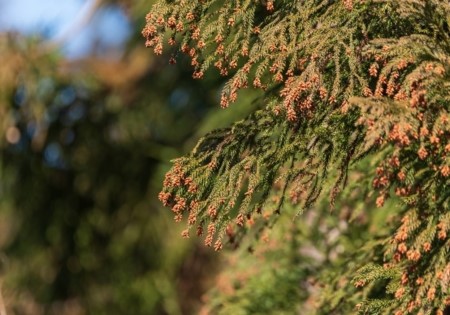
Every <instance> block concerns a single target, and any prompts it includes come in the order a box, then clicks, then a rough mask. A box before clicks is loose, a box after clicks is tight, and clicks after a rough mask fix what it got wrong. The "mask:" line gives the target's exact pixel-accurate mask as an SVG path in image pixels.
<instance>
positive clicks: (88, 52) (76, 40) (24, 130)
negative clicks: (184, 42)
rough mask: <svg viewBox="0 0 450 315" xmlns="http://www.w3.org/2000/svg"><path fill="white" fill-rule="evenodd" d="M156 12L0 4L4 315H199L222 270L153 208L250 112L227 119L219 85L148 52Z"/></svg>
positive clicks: (114, 6)
mask: <svg viewBox="0 0 450 315" xmlns="http://www.w3.org/2000/svg"><path fill="white" fill-rule="evenodd" d="M153 2H154V1H153V0H145V1H143V0H137V1H131V0H123V1H116V0H64V1H61V0H59V1H57V0H41V1H37V0H14V1H11V0H0V32H1V34H0V60H1V66H0V150H1V153H0V275H1V276H0V281H1V283H0V284H1V290H2V291H1V292H2V298H3V302H4V305H6V311H7V314H8V315H11V314H30V315H41V314H58V315H67V314H71V315H72V314H193V313H195V312H196V310H197V309H198V307H199V305H200V303H201V297H202V295H203V294H204V292H205V291H206V290H207V289H208V287H210V286H211V282H212V279H211V278H212V276H211V275H213V274H214V272H215V271H217V270H218V269H219V268H220V262H219V255H218V254H217V253H213V252H211V251H210V250H209V249H205V248H204V247H203V246H199V245H198V243H196V241H195V240H192V239H189V240H186V239H182V238H181V237H180V231H181V230H182V229H183V224H178V225H176V224H175V223H174V221H173V216H172V214H171V213H170V210H168V209H164V208H162V207H161V206H160V204H159V202H158V201H157V194H158V192H159V190H160V188H161V183H162V179H163V176H164V173H165V171H166V170H168V168H169V167H170V162H169V161H170V160H171V159H173V158H175V157H178V156H181V155H182V154H185V153H186V152H188V151H189V149H191V148H192V147H193V145H194V144H195V141H196V140H197V139H198V138H199V137H200V136H201V135H203V134H204V133H205V132H207V131H208V130H210V129H212V128H216V127H222V126H224V125H227V124H229V123H230V122H231V121H234V120H236V119H237V118H239V117H242V116H243V115H245V110H246V109H245V108H246V107H244V106H241V107H240V106H239V104H237V106H234V109H232V110H229V111H220V110H217V108H218V106H217V104H218V88H219V87H220V86H221V84H222V83H221V81H220V78H217V77H214V76H209V77H208V79H205V80H201V81H194V80H192V77H191V74H192V69H191V68H190V66H189V64H188V62H187V61H183V60H182V59H181V60H180V61H179V63H178V64H177V65H176V66H169V65H168V60H169V56H162V57H160V58H156V57H155V56H154V55H153V54H152V52H151V51H150V50H146V49H145V47H144V41H143V39H142V38H141V35H140V32H141V29H142V27H143V25H144V23H145V19H144V17H145V14H146V13H147V12H148V11H149V10H150V9H151V5H152V3H153ZM249 97H250V96H249ZM247 99H248V98H247ZM245 100H246V97H245V96H244V97H243V98H242V101H245ZM247 110H248V109H247ZM0 304H1V303H0ZM0 313H1V309H0ZM2 315H3V314H2Z"/></svg>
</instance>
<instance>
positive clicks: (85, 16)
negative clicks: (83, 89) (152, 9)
mask: <svg viewBox="0 0 450 315" xmlns="http://www.w3.org/2000/svg"><path fill="white" fill-rule="evenodd" d="M102 2H103V1H102V0H92V1H88V2H87V3H86V5H85V6H84V8H83V9H82V10H80V13H82V14H80V15H79V16H78V18H77V19H76V20H75V21H74V23H72V25H70V26H69V27H68V28H67V29H66V30H65V31H63V32H62V33H61V34H59V35H58V36H57V37H56V38H55V39H53V40H52V41H50V42H49V43H48V44H47V45H46V46H47V47H48V48H51V49H52V48H55V46H60V45H61V44H62V43H64V42H66V41H68V40H70V38H72V37H73V36H74V35H76V34H77V33H79V32H80V31H81V30H82V29H83V28H84V27H85V26H86V25H87V24H88V23H89V22H90V21H91V20H92V18H93V16H94V15H95V13H96V12H97V10H98V8H99V7H100V6H101V5H102ZM0 315H1V314H0Z"/></svg>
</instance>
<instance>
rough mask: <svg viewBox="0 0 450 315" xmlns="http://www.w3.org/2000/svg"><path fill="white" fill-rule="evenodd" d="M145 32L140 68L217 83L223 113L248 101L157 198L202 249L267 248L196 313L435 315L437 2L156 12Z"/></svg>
mask: <svg viewBox="0 0 450 315" xmlns="http://www.w3.org/2000/svg"><path fill="white" fill-rule="evenodd" d="M146 19H147V25H146V26H145V27H144V29H143V31H142V34H143V35H144V37H145V38H146V46H148V47H151V48H152V49H153V51H154V53H155V54H157V55H159V54H162V53H164V52H166V51H169V52H171V53H172V54H173V56H172V58H171V60H170V61H171V62H172V63H174V62H176V60H177V56H178V55H179V54H180V53H181V54H186V55H187V56H188V57H189V58H190V60H191V65H192V66H193V67H194V72H193V78H195V79H200V78H203V77H205V78H208V77H209V76H211V75H213V73H214V68H216V70H217V72H218V73H219V74H220V75H222V76H224V77H226V78H227V81H226V83H225V84H224V86H223V89H222V93H221V100H220V105H221V106H222V107H223V108H228V106H230V104H231V103H234V102H235V101H236V100H238V99H239V98H240V95H239V96H238V94H242V93H244V92H243V91H244V90H245V89H249V87H251V86H252V87H253V88H254V89H259V90H261V91H262V93H263V94H264V96H263V97H262V98H259V99H255V101H254V102H252V103H251V104H252V106H254V107H253V108H254V109H253V110H252V112H251V113H250V114H249V115H248V116H247V117H246V118H244V119H243V120H240V121H237V122H235V123H234V124H233V125H232V126H230V127H227V128H223V129H217V130H215V131H212V132H210V133H208V134H207V135H206V136H204V137H203V138H202V139H201V140H200V141H199V142H198V144H197V145H196V146H195V148H194V149H193V150H192V152H191V153H190V154H189V155H186V156H184V157H182V158H178V159H176V160H174V166H173V168H172V169H171V170H170V171H169V172H168V173H167V174H166V177H165V180H164V188H163V190H162V192H161V193H160V194H159V198H160V200H161V201H162V203H163V204H164V205H165V206H169V207H170V208H171V209H172V211H173V212H174V214H175V219H176V220H177V221H181V220H182V219H183V217H187V229H186V230H185V231H183V232H182V235H183V236H185V237H189V235H191V234H197V235H202V234H205V235H206V236H205V240H204V242H205V244H206V245H207V246H212V247H214V248H215V249H216V250H220V249H222V247H223V246H224V245H231V246H232V247H239V246H241V247H243V246H242V245H243V243H246V242H248V241H249V238H250V237H246V238H245V239H243V238H242V236H243V235H245V234H249V233H250V234H253V235H254V236H255V237H256V238H257V239H258V240H262V241H264V240H266V241H267V242H269V243H270V238H269V236H268V235H267V234H266V233H273V234H274V235H273V237H274V241H276V242H275V244H273V246H267V245H257V244H258V243H259V242H255V241H250V243H251V244H254V245H251V246H250V249H251V251H252V248H253V247H257V246H259V247H262V249H261V250H262V253H261V252H259V251H258V250H256V251H255V253H259V254H261V255H258V257H260V259H265V260H263V261H262V262H261V261H259V262H258V264H259V265H260V266H258V267H257V268H256V269H254V270H252V269H249V265H250V264H251V262H249V260H250V261H251V260H252V259H254V258H255V257H254V256H251V255H249V254H246V253H245V252H239V256H238V258H237V259H235V262H234V264H232V265H233V266H234V267H230V268H231V270H234V271H236V270H242V271H245V272H246V276H242V277H241V278H240V279H239V277H238V278H236V274H234V275H232V278H235V281H231V282H229V286H228V287H227V286H226V285H225V288H228V289H224V290H222V293H221V294H218V295H217V294H213V295H212V296H213V297H212V298H211V303H210V304H209V306H207V307H206V308H205V310H208V309H209V311H210V312H211V313H212V314H215V313H222V314H267V313H274V314H279V313H282V312H285V313H295V312H300V311H299V310H301V312H300V313H302V314H303V313H306V312H310V313H313V314H318V313H320V314H348V313H351V312H359V313H362V314H397V315H400V314H444V312H448V309H447V305H450V297H449V294H450V291H449V284H450V264H449V254H448V248H449V242H450V241H449V238H448V236H447V232H448V230H449V229H450V212H449V210H450V209H449V208H450V187H449V182H450V141H449V140H450V116H449V110H450V30H449V25H450V4H449V3H448V1H443V0H404V1H403V0H402V1H385V0H377V1H375V0H339V1H338V0H336V1H329V0H306V1H300V0H298V1H297V0H290V1H283V0H276V1H271V0H268V1H253V0H237V1H223V0H198V1H195V0H194V1H183V0H181V1H159V2H158V3H157V4H155V5H154V6H153V7H152V9H151V11H150V12H149V13H148V15H147V17H146ZM249 104H250V103H249ZM234 106H249V105H246V104H239V105H238V104H236V105H233V106H230V108H232V107H234ZM374 206H376V207H377V208H379V209H374V208H375V207H374ZM330 210H332V211H330ZM299 214H302V215H301V216H300V217H299V218H297V219H296V220H295V221H294V222H293V223H289V220H288V222H286V221H285V217H286V216H287V217H289V218H292V217H293V216H296V215H299ZM276 221H279V222H276ZM275 223H276V224H275ZM308 246H310V248H309V250H308ZM245 247H247V246H245ZM255 255H256V254H255ZM305 256H306V257H309V261H310V262H309V263H308V260H307V259H304V258H305ZM236 260H237V262H236ZM253 263H255V262H254V261H253ZM239 268H242V269H239ZM258 270H259V272H260V273H259V274H258V275H260V276H257V277H256V276H255V275H256V274H252V272H256V273H258ZM225 278H226V277H225ZM228 278H229V277H228ZM222 280H223V279H222ZM222 282H223V281H222ZM225 282H226V281H225ZM224 291H225V292H224Z"/></svg>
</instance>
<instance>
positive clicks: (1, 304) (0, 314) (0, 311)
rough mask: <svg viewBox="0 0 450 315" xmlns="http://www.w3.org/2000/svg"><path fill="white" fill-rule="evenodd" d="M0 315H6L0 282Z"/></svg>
mask: <svg viewBox="0 0 450 315" xmlns="http://www.w3.org/2000/svg"><path fill="white" fill-rule="evenodd" d="M0 315H6V308H5V303H4V302H3V296H2V285H1V282H0Z"/></svg>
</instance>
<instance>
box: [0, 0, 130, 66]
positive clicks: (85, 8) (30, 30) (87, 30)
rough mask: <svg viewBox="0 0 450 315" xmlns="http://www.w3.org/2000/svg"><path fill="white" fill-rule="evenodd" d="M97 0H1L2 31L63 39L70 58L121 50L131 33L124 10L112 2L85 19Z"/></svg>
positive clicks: (49, 38)
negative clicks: (88, 18) (86, 20)
mask: <svg viewBox="0 0 450 315" xmlns="http://www.w3.org/2000/svg"><path fill="white" fill-rule="evenodd" d="M93 5H94V0H0V31H5V30H8V31H11V30H12V31H18V32H21V33H24V34H27V35H40V36H42V37H44V38H46V39H48V40H61V39H63V42H62V50H63V52H64V53H65V54H66V55H67V56H68V57H69V58H78V57H82V56H84V55H86V54H89V53H91V52H93V51H96V52H97V53H98V54H104V53H106V52H116V53H117V51H120V47H122V45H123V44H124V42H125V41H126V40H127V38H128V36H129V35H130V34H131V26H130V23H129V21H128V19H127V17H126V15H125V14H124V13H123V12H122V10H121V9H120V8H119V7H117V6H109V7H105V8H102V9H101V10H98V11H97V13H96V14H95V15H94V16H93V17H92V18H91V19H90V22H89V23H87V24H86V23H84V22H83V21H84V20H85V19H86V17H87V15H88V12H89V11H90V8H91V7H92V6H93Z"/></svg>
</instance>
